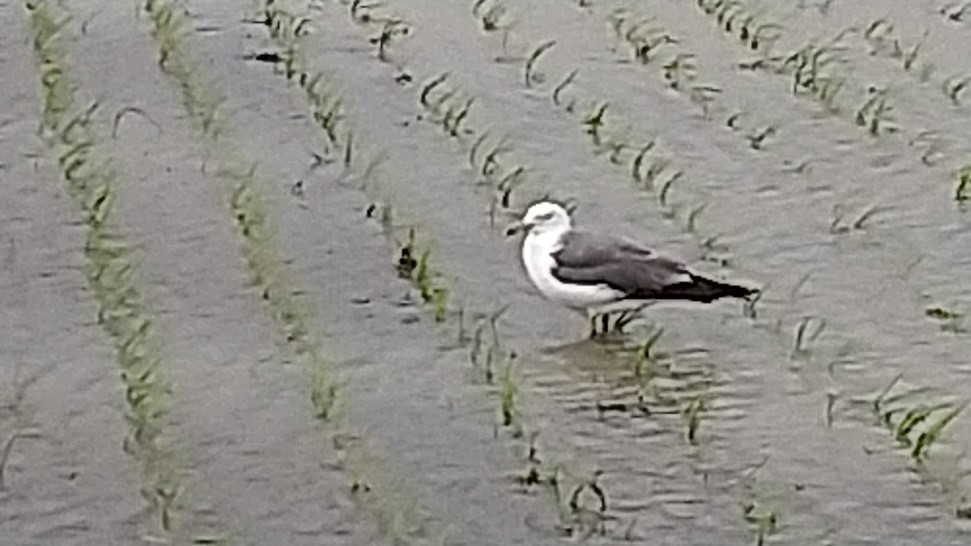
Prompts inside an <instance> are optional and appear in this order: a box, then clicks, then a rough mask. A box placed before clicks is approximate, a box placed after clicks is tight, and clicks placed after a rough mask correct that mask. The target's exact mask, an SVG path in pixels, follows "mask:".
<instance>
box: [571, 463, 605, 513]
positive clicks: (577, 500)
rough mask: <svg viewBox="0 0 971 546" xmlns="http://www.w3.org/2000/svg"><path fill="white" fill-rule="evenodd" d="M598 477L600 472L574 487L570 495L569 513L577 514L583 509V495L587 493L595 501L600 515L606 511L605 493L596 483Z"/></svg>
mask: <svg viewBox="0 0 971 546" xmlns="http://www.w3.org/2000/svg"><path fill="white" fill-rule="evenodd" d="M599 477H600V472H599V471H597V472H594V476H593V477H592V478H591V479H590V480H588V481H586V482H584V483H582V484H580V485H578V486H576V487H575V488H574V489H573V492H572V493H571V494H570V503H569V507H570V511H571V512H572V513H573V514H577V513H579V512H580V511H581V510H582V509H583V493H585V492H587V491H589V492H590V493H592V494H593V495H594V497H595V499H596V501H597V510H598V511H599V512H600V513H601V514H602V513H605V512H606V511H607V493H606V492H605V491H604V490H603V488H602V487H600V484H598V483H597V478H599Z"/></svg>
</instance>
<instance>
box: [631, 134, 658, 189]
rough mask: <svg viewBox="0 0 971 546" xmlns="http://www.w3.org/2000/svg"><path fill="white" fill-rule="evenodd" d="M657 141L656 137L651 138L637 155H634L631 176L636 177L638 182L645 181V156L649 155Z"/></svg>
mask: <svg viewBox="0 0 971 546" xmlns="http://www.w3.org/2000/svg"><path fill="white" fill-rule="evenodd" d="M656 143H657V141H656V139H651V141H650V142H648V143H647V144H645V145H644V146H642V147H641V149H640V151H638V152H637V155H636V156H634V159H633V160H631V165H630V176H631V178H633V179H634V182H637V183H638V184H642V183H644V178H643V177H642V176H641V165H643V163H644V157H645V156H646V155H647V152H650V151H651V150H652V149H653V148H654V146H655V144H656Z"/></svg>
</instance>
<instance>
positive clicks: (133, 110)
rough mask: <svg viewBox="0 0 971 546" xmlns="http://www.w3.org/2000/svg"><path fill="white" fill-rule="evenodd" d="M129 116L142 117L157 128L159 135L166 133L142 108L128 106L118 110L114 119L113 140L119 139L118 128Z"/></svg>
mask: <svg viewBox="0 0 971 546" xmlns="http://www.w3.org/2000/svg"><path fill="white" fill-rule="evenodd" d="M128 114H138V115H140V116H141V117H142V118H144V119H145V120H146V121H148V122H149V123H151V124H152V126H154V127H155V129H156V130H157V131H158V134H160V135H161V134H162V133H164V131H163V130H162V126H161V125H159V124H158V122H156V121H155V120H154V119H152V117H151V116H149V115H148V114H147V113H146V112H145V111H144V110H142V109H141V108H138V107H137V106H126V107H124V108H122V109H120V110H118V111H117V112H115V116H114V118H112V122H111V138H118V127H119V125H120V124H121V120H122V118H124V117H125V116H126V115H128Z"/></svg>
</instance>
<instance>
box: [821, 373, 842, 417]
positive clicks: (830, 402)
mask: <svg viewBox="0 0 971 546" xmlns="http://www.w3.org/2000/svg"><path fill="white" fill-rule="evenodd" d="M830 375H832V373H831V374H830ZM838 398H839V394H838V393H835V392H833V391H827V392H826V410H825V411H824V412H823V418H824V421H825V422H826V428H832V427H833V408H834V407H835V406H836V400H837V399H838Z"/></svg>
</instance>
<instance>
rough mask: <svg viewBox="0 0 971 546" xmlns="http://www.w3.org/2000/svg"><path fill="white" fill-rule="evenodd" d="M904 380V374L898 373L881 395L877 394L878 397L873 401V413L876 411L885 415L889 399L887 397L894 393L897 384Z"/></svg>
mask: <svg viewBox="0 0 971 546" xmlns="http://www.w3.org/2000/svg"><path fill="white" fill-rule="evenodd" d="M903 378H904V374H902V373H898V374H897V375H895V376H894V377H893V379H891V380H890V383H888V384H887V386H886V387H884V388H883V390H882V391H880V393H879V394H877V396H876V397H875V398H874V399H873V411H875V412H876V413H883V407H884V402H885V400H886V399H887V396H888V395H889V394H890V391H892V390H893V388H894V387H896V386H897V384H898V383H900V380H901V379H903Z"/></svg>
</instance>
